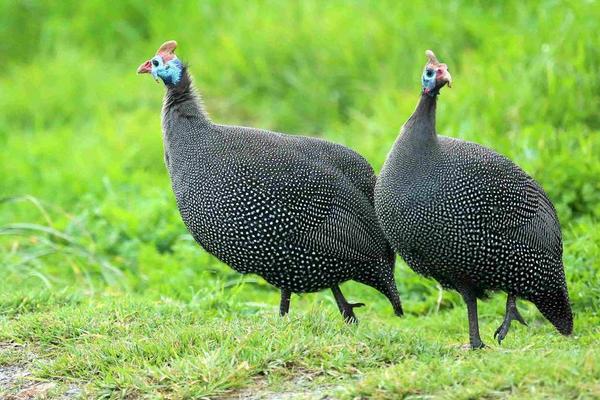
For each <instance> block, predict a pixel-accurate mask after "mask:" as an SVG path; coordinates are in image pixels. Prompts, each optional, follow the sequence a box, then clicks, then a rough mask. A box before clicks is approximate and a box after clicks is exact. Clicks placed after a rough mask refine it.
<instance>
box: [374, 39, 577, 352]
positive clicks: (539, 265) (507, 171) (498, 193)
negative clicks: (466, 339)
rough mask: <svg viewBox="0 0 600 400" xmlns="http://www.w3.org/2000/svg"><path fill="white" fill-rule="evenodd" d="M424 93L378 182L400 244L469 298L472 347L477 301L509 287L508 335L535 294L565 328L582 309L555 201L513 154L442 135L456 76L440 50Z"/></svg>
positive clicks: (409, 257)
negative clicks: (440, 116) (572, 292)
mask: <svg viewBox="0 0 600 400" xmlns="http://www.w3.org/2000/svg"><path fill="white" fill-rule="evenodd" d="M426 54H427V57H428V58H429V62H428V63H427V65H426V66H425V70H424V72H423V77H422V83H423V92H422V94H421V98H420V100H419V103H418V105H417V108H416V110H415V111H414V113H413V114H412V116H411V117H410V118H409V119H408V121H407V122H406V123H405V124H404V126H403V127H402V129H401V132H400V135H399V137H398V139H397V140H396V143H395V144H394V147H393V148H392V150H391V152H390V153H389V155H388V158H387V160H386V161H385V164H384V166H383V169H382V172H381V174H380V176H379V178H378V181H377V185H376V188H375V209H376V212H377V216H378V218H379V221H380V222H381V225H382V228H383V230H384V232H385V234H386V236H387V237H388V239H389V240H390V243H391V244H392V247H393V248H394V250H396V251H397V252H398V253H399V254H400V255H401V256H402V258H403V259H404V260H405V261H406V262H407V264H408V265H409V266H410V267H411V268H412V269H413V270H415V271H416V272H418V273H420V274H423V275H425V276H429V277H432V278H434V279H436V280H437V281H438V282H440V283H441V284H442V286H444V287H446V288H451V289H455V290H457V291H458V292H459V293H460V294H461V295H462V297H463V299H464V300H465V302H466V304H467V309H468V317H469V334H470V343H471V347H472V348H479V347H483V346H484V344H483V343H482V341H481V339H480V336H479V328H478V319H477V299H478V298H483V297H485V293H486V291H488V290H492V291H493V290H501V291H504V292H506V293H507V294H508V300H507V303H506V316H505V317H504V321H503V322H502V325H500V327H499V328H498V329H497V330H496V333H495V335H494V336H497V337H498V342H499V343H500V342H501V341H502V340H503V339H504V337H505V336H506V334H507V332H508V330H509V327H510V324H511V321H512V320H514V319H516V320H517V321H520V322H521V323H523V324H525V321H524V320H523V318H522V317H521V315H520V314H519V312H518V310H517V306H516V299H517V297H521V298H524V299H527V300H529V301H531V302H533V303H534V304H535V305H536V306H537V308H538V309H539V310H540V311H541V313H542V314H543V315H544V316H545V317H546V318H547V319H548V320H549V321H550V322H551V323H552V324H553V325H554V326H555V327H556V329H558V331H559V332H560V333H562V334H565V335H568V334H570V333H571V332H572V329H573V317H572V314H571V307H570V305H569V296H568V293H567V286H566V282H565V274H564V270H563V264H562V260H561V259H562V239H561V231H560V225H559V223H558V219H557V216H556V212H555V210H554V207H553V205H552V203H551V202H550V200H549V199H548V197H547V196H546V194H545V193H544V191H543V189H542V188H541V187H540V186H539V185H538V184H537V183H536V182H535V181H534V180H533V179H532V178H531V177H529V176H528V175H527V174H526V173H525V172H524V171H523V170H522V169H521V168H519V167H518V166H517V165H515V164H514V163H513V162H512V161H510V160H509V159H507V158H506V157H503V156H501V155H499V154H498V153H496V152H494V151H492V150H490V149H487V148H485V147H482V146H480V145H478V144H475V143H470V142H465V141H462V140H459V139H453V138H448V137H444V136H439V135H438V134H437V133H436V127H435V111H436V102H437V96H438V94H439V91H440V89H441V88H442V87H443V86H444V85H445V84H446V83H447V84H448V86H450V83H451V77H450V74H449V73H448V68H447V66H446V65H445V64H441V63H439V62H438V60H437V59H436V57H435V55H434V54H433V52H431V51H427V53H426Z"/></svg>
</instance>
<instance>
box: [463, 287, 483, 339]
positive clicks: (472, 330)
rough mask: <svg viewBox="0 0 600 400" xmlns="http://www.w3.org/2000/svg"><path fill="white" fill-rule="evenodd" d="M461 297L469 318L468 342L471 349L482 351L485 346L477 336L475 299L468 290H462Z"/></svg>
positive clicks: (477, 323)
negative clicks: (465, 304)
mask: <svg viewBox="0 0 600 400" xmlns="http://www.w3.org/2000/svg"><path fill="white" fill-rule="evenodd" d="M461 295H462V297H463V299H464V301H465V303H467V314H468V316H469V341H470V343H471V349H473V350H475V349H482V348H484V347H485V344H484V343H483V342H482V341H481V337H480V336H479V321H478V317H477V297H476V296H474V295H473V293H472V292H471V291H470V290H464V291H462V292H461Z"/></svg>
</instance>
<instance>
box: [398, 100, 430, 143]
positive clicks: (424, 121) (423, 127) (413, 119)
mask: <svg viewBox="0 0 600 400" xmlns="http://www.w3.org/2000/svg"><path fill="white" fill-rule="evenodd" d="M436 103H437V95H435V96H430V95H429V94H426V93H422V94H421V98H420V99H419V104H417V108H416V109H415V111H414V112H413V113H412V115H411V116H410V118H409V119H408V121H406V123H405V124H404V127H403V132H405V133H404V134H405V135H407V136H409V137H413V138H418V139H421V140H435V139H436V138H437V133H436V130H435V108H436Z"/></svg>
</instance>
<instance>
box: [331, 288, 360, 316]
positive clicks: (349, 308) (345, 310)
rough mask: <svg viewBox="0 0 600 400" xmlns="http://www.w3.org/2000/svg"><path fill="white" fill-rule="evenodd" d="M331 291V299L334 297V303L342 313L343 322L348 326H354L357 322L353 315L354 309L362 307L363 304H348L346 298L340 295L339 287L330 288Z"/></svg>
mask: <svg viewBox="0 0 600 400" xmlns="http://www.w3.org/2000/svg"><path fill="white" fill-rule="evenodd" d="M331 291H332V292H333V297H335V302H336V303H337V305H338V308H339V309H340V312H341V313H342V317H344V321H346V322H347V323H349V324H355V323H357V322H358V319H357V318H356V315H354V308H355V307H362V306H364V305H365V304H364V303H348V301H346V298H345V297H344V295H343V294H342V291H341V290H340V287H339V286H332V287H331Z"/></svg>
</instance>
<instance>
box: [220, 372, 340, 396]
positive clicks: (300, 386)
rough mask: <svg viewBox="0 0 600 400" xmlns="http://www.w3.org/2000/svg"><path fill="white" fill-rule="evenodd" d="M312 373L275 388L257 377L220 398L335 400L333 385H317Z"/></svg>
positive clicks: (299, 376)
mask: <svg viewBox="0 0 600 400" xmlns="http://www.w3.org/2000/svg"><path fill="white" fill-rule="evenodd" d="M313 378H314V377H313V376H312V375H311V374H299V375H298V376H296V377H295V378H294V379H292V380H290V381H289V382H287V383H286V384H284V385H282V386H281V387H279V388H278V390H274V389H273V388H270V387H269V385H268V383H267V381H266V380H265V379H257V380H256V381H255V382H254V383H253V384H252V385H251V387H248V388H244V389H240V390H236V391H234V392H231V393H228V394H226V395H223V396H220V397H218V399H219V400H335V398H334V397H332V396H331V395H330V394H329V393H331V392H332V390H331V389H332V387H331V386H322V387H315V385H314V383H313Z"/></svg>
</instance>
